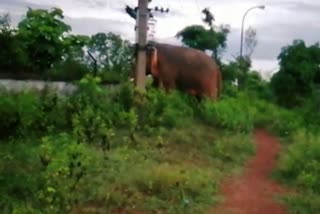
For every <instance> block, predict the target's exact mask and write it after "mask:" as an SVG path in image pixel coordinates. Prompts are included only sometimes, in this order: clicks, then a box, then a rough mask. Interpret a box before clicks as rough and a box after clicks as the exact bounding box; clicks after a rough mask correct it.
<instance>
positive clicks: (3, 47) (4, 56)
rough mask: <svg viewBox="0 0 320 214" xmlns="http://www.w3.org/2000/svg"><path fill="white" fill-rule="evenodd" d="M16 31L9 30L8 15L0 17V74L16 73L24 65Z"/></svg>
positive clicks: (24, 60) (24, 58) (24, 61)
mask: <svg viewBox="0 0 320 214" xmlns="http://www.w3.org/2000/svg"><path fill="white" fill-rule="evenodd" d="M16 33H17V32H16V30H13V29H11V28H10V16H9V14H4V15H0V41H1V42H0V73H3V72H8V73H9V72H13V73H15V72H18V71H19V69H21V67H22V66H23V64H25V63H26V55H25V54H24V52H23V50H22V48H21V45H20V42H19V38H18V36H17V34H16Z"/></svg>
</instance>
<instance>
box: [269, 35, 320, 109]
mask: <svg viewBox="0 0 320 214" xmlns="http://www.w3.org/2000/svg"><path fill="white" fill-rule="evenodd" d="M278 59H279V65H280V70H279V72H277V73H276V74H275V75H274V76H273V77H272V79H271V87H272V89H273V91H274V92H275V95H276V97H277V100H278V102H279V103H281V104H283V105H285V106H288V107H293V106H296V105H300V104H302V103H303V101H304V100H305V98H308V97H309V96H311V95H312V93H313V90H314V89H315V88H316V87H318V86H319V84H320V67H319V65H320V47H319V43H316V44H314V45H311V46H307V45H306V44H305V42H304V41H302V40H295V41H294V42H293V44H291V45H288V46H286V47H284V48H282V50H281V53H280V54H279V56H278Z"/></svg>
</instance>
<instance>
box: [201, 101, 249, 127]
mask: <svg viewBox="0 0 320 214" xmlns="http://www.w3.org/2000/svg"><path fill="white" fill-rule="evenodd" d="M201 114H202V117H203V119H204V120H205V121H206V122H207V123H208V124H212V125H217V126H219V127H222V128H227V129H230V130H233V131H245V132H248V131H251V130H252V128H253V125H254V118H253V116H254V114H255V109H254V107H251V106H250V100H249V99H248V98H247V97H245V96H243V95H240V96H237V97H229V98H225V99H223V100H221V101H220V102H217V103H213V102H210V101H207V102H204V103H203V105H202V107H201Z"/></svg>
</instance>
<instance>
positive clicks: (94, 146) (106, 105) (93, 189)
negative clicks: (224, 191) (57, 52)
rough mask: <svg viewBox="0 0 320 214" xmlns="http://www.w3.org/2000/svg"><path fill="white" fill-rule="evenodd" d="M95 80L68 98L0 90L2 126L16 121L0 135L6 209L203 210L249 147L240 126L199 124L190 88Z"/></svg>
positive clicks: (0, 172) (1, 190) (1, 205)
mask: <svg viewBox="0 0 320 214" xmlns="http://www.w3.org/2000/svg"><path fill="white" fill-rule="evenodd" d="M100 82H101V79H100V78H98V77H93V76H91V75H87V76H85V77H84V78H83V79H82V80H81V81H80V82H79V90H78V91H76V92H75V94H73V95H71V96H70V97H60V96H56V94H54V93H53V92H52V91H50V90H49V89H48V91H45V92H43V94H42V93H41V94H36V93H33V92H25V93H22V94H16V95H14V94H10V93H5V92H2V94H1V96H2V97H1V98H2V99H1V101H0V103H1V105H0V111H1V112H0V113H1V114H0V115H2V116H1V117H3V118H1V119H2V120H1V121H2V123H1V126H2V127H1V128H2V129H4V130H5V129H8V128H10V129H12V130H15V132H14V133H12V134H10V136H11V137H12V139H13V140H8V139H5V138H3V139H5V141H4V142H1V143H0V151H1V153H0V154H1V155H2V156H1V157H3V159H1V160H0V175H1V176H0V181H1V183H2V184H3V185H1V188H0V194H1V195H6V197H5V198H1V199H0V208H3V209H2V210H9V213H10V212H11V211H14V212H20V211H21V210H24V211H25V212H27V213H28V212H29V213H37V212H44V213H46V212H49V213H66V212H72V211H73V212H81V211H83V212H84V210H86V208H88V207H92V206H93V208H92V209H93V210H100V211H101V210H102V212H107V213H108V212H109V213H112V212H114V211H115V210H116V209H117V208H119V207H121V208H125V209H129V210H130V209H132V206H136V208H138V209H141V210H147V211H157V210H164V211H166V212H168V213H188V212H189V213H194V212H203V211H204V209H205V208H206V206H209V205H210V204H211V203H214V202H215V201H216V198H215V197H214V196H215V195H216V194H217V185H218V183H219V181H220V179H221V178H222V175H223V174H224V173H226V172H230V170H233V169H235V168H238V167H240V165H241V164H242V162H243V161H244V160H245V158H246V157H247V156H248V155H249V154H250V153H251V151H252V144H250V142H249V140H248V138H246V137H245V135H244V134H239V135H232V136H231V135H229V134H228V135H227V134H225V133H220V134H216V132H215V131H214V129H212V128H210V127H209V126H204V125H200V124H199V122H200V121H197V120H198V119H201V118H200V117H199V116H198V115H197V112H198V111H199V105H198V104H196V103H195V102H194V100H193V99H192V98H191V97H189V96H188V95H185V94H182V93H181V92H177V91H176V92H173V93H170V94H166V93H165V92H163V91H161V90H160V91H158V90H155V89H152V90H150V91H148V92H147V93H141V92H139V91H136V90H134V89H133V87H132V85H131V84H129V83H128V84H125V85H123V86H122V87H120V88H115V89H113V90H105V89H104V88H103V87H101V86H99V83H100ZM208 102H209V101H208ZM8 106H9V108H8V109H7V107H8ZM6 116H9V117H8V118H6ZM9 119H10V120H9ZM11 119H12V120H13V121H12V122H10V121H11ZM223 119H225V118H223ZM227 119H232V118H227ZM227 119H225V120H227ZM8 125H10V127H8ZM12 127H13V128H12ZM39 127H40V128H39ZM17 133H18V134H19V135H18V134H17ZM18 136H19V138H17V137H18ZM30 136H33V138H31V137H30ZM4 137H8V136H4ZM27 139H28V140H27ZM218 139H219V140H218ZM239 151H241V155H240V154H239ZM234 153H236V155H235V154H234ZM3 163H4V164H3ZM14 165H16V166H18V168H16V167H12V166H14ZM215 166H217V167H215ZM146 169H148V170H146ZM13 175H14V176H13ZM11 177H12V178H13V180H11V179H10V178H11ZM26 179H28V180H26ZM9 183H10V184H9ZM8 193H9V194H8Z"/></svg>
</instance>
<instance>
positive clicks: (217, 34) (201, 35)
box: [176, 25, 230, 59]
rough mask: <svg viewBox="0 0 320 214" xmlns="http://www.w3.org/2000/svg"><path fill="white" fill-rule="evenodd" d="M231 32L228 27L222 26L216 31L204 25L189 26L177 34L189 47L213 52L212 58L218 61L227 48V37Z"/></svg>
mask: <svg viewBox="0 0 320 214" xmlns="http://www.w3.org/2000/svg"><path fill="white" fill-rule="evenodd" d="M229 32H230V30H229V28H228V26H224V25H221V26H219V27H216V29H214V28H213V27H212V28H210V29H208V30H207V29H205V27H204V26H202V25H191V26H188V27H186V28H184V29H182V30H181V31H179V32H178V33H177V34H176V37H177V38H182V42H183V43H184V44H186V45H187V46H189V47H192V48H196V49H199V50H201V51H206V50H210V51H212V57H215V58H216V59H218V58H219V57H220V54H221V53H222V51H223V50H224V49H225V48H226V47H227V35H228V33H229Z"/></svg>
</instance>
